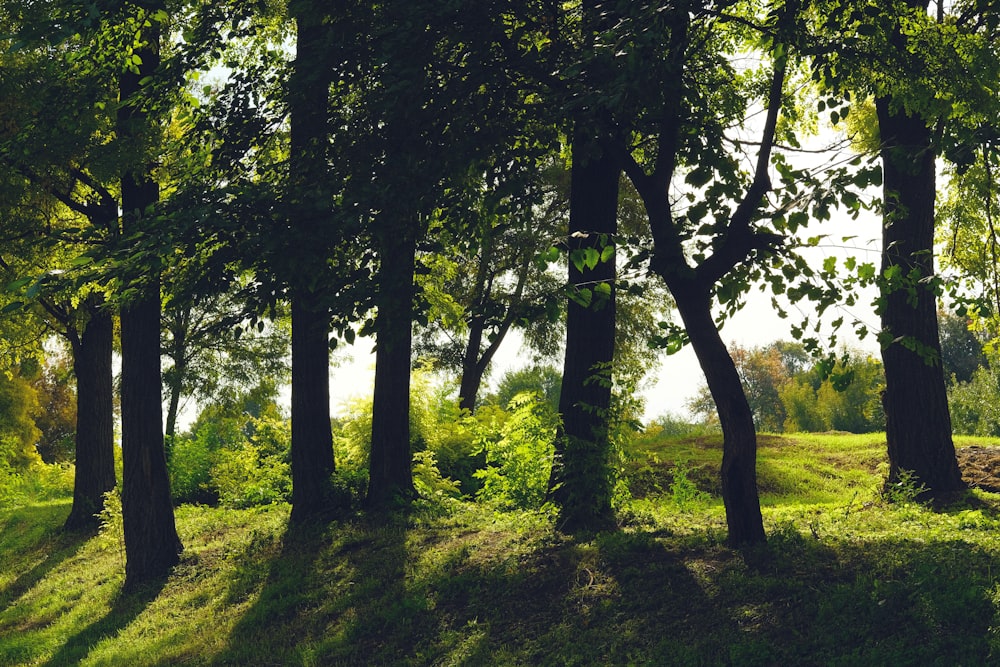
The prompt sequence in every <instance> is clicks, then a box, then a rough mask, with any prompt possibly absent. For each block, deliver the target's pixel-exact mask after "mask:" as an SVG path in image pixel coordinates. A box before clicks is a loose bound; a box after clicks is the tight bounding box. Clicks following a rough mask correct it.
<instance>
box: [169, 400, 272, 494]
mask: <svg viewBox="0 0 1000 667" xmlns="http://www.w3.org/2000/svg"><path fill="white" fill-rule="evenodd" d="M272 392H273V388H268V387H258V388H256V389H255V390H252V391H250V392H246V393H244V394H243V395H242V396H241V397H240V398H239V399H238V400H235V401H233V400H224V401H222V402H220V403H214V404H211V405H208V406H206V407H205V408H204V409H203V410H202V412H201V414H199V416H198V418H197V419H196V420H195V422H194V423H193V424H192V426H191V429H190V431H189V432H188V433H184V434H181V435H179V436H177V437H175V439H174V442H173V445H172V447H171V456H170V461H169V469H170V474H171V491H172V493H173V496H174V498H175V500H177V501H180V502H209V503H215V502H220V503H222V504H223V505H225V506H228V507H251V506H254V505H265V504H270V503H275V502H282V501H284V500H287V499H288V497H289V493H290V489H291V479H290V477H289V461H288V457H289V446H290V437H291V434H290V426H289V423H288V420H287V419H286V418H285V417H283V416H282V415H281V413H280V410H279V409H278V407H277V405H276V404H275V403H274V398H275V397H274V396H273V393H272Z"/></svg>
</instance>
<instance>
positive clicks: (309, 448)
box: [291, 296, 336, 522]
mask: <svg viewBox="0 0 1000 667" xmlns="http://www.w3.org/2000/svg"><path fill="white" fill-rule="evenodd" d="M306 301H307V299H306V298H300V297H298V296H293V299H292V515H291V520H292V521H295V522H299V521H303V520H308V519H310V518H312V517H316V516H321V515H322V514H323V513H325V512H330V511H331V510H333V509H336V508H334V507H333V505H332V503H333V498H332V494H331V490H332V485H331V476H332V475H333V471H334V459H333V435H332V433H331V430H330V346H329V343H330V340H329V331H330V317H329V314H328V313H327V311H326V309H324V308H316V309H311V308H309V307H308V306H307V305H306Z"/></svg>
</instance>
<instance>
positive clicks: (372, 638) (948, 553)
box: [0, 435, 1000, 666]
mask: <svg viewBox="0 0 1000 667" xmlns="http://www.w3.org/2000/svg"><path fill="white" fill-rule="evenodd" d="M959 444H962V445H964V444H968V443H959ZM989 444H996V443H989ZM720 456H721V452H720V450H719V440H718V438H701V439H691V440H676V439H675V440H665V439H657V440H655V441H653V440H648V441H641V442H640V444H639V445H638V446H637V449H636V451H634V452H633V456H632V461H631V466H632V471H631V472H632V478H633V480H634V490H635V493H636V496H637V497H636V498H635V499H634V500H633V501H631V502H630V503H629V505H628V506H627V507H625V508H623V509H622V512H621V520H622V526H621V528H620V530H618V531H614V532H607V533H601V534H597V535H592V536H587V537H578V538H572V537H569V536H566V535H563V534H561V533H559V532H558V531H556V530H555V529H554V528H553V524H552V521H551V518H550V517H549V516H548V515H547V514H545V513H497V512H494V511H492V510H490V509H489V508H486V507H482V506H476V505H472V504H458V505H455V506H453V507H450V508H448V510H447V511H443V510H442V509H441V508H440V507H433V506H422V507H418V508H417V509H416V510H415V511H414V512H413V513H411V514H410V515H408V516H402V515H393V516H383V517H365V516H358V517H355V518H354V519H352V520H349V521H344V522H338V523H335V524H332V525H330V526H315V527H312V528H308V529H302V530H299V531H296V532H288V529H287V515H288V510H287V507H284V506H272V507H268V508H262V509H256V510H222V509H216V508H207V507H196V506H182V507H180V508H178V511H177V523H178V528H179V530H180V531H181V533H182V539H183V541H184V544H185V552H184V556H183V560H182V563H181V564H180V565H179V566H178V567H177V568H176V569H175V571H174V572H173V574H172V575H171V576H170V577H169V578H168V579H167V580H166V581H163V582H160V583H159V584H157V585H155V586H151V587H149V588H147V589H146V590H143V591H139V592H137V593H135V594H133V595H130V596H124V595H122V594H120V592H119V590H120V586H121V582H122V578H123V576H122V564H121V558H120V555H119V545H118V542H117V538H116V537H115V536H114V535H112V534H104V535H92V536H75V537H74V536H67V535H64V534H62V533H61V532H60V531H59V527H60V525H61V523H62V521H63V520H64V519H65V516H66V515H67V513H68V512H69V504H68V501H51V502H45V503H37V504H30V505H25V506H22V507H18V508H14V509H7V510H0V559H2V562H3V563H4V567H3V569H2V570H0V602H2V604H0V665H77V664H81V665H174V664H191V665H337V664H343V665H594V664H622V665H627V664H634V665H647V664H648V665H740V666H743V665H985V664H1000V636H998V631H1000V617H998V611H1000V581H998V580H997V576H998V574H1000V561H998V558H1000V538H998V534H1000V533H998V529H1000V496H995V495H992V494H985V493H981V492H974V493H972V494H970V495H969V497H968V498H967V499H966V500H965V501H964V502H962V503H961V504H959V505H955V506H952V507H949V508H945V509H938V510H932V509H929V508H927V507H924V506H922V505H918V504H915V503H900V504H896V505H888V504H885V503H883V502H882V501H881V500H880V498H879V495H878V488H879V486H880V484H881V479H882V475H883V474H884V466H885V463H884V439H883V438H880V437H879V436H846V435H808V436H806V435H802V436H798V435H795V436H765V437H762V438H761V446H760V459H761V463H760V471H761V487H762V491H763V493H762V498H763V505H764V507H763V512H764V516H765V522H766V527H767V530H768V534H769V543H768V545H767V546H765V547H761V548H757V549H751V550H745V551H742V552H741V551H734V550H731V549H728V548H726V547H725V546H723V539H724V537H725V532H724V527H725V522H724V514H723V511H722V507H721V503H720V501H719V499H718V496H717V489H716V481H715V476H716V473H715V471H716V469H717V466H718V462H719V459H720ZM678 461H680V462H685V466H682V467H681V468H678V467H677V466H676V463H677V462H678ZM685 468H686V470H687V472H686V473H684V475H683V476H684V477H685V478H686V479H688V480H689V481H691V482H693V483H694V486H695V487H697V489H698V493H697V494H694V495H692V494H691V493H689V492H684V494H682V495H684V497H683V498H682V497H680V495H678V493H677V492H674V491H672V490H671V488H672V487H673V488H674V489H678V488H682V487H683V488H689V487H686V486H684V485H677V484H675V482H677V477H679V476H678V475H677V472H678V470H684V469H685Z"/></svg>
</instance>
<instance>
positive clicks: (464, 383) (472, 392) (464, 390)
mask: <svg viewBox="0 0 1000 667" xmlns="http://www.w3.org/2000/svg"><path fill="white" fill-rule="evenodd" d="M485 327H486V319H485V318H484V317H482V316H474V317H473V318H472V321H471V322H469V340H468V342H467V343H466V345H465V356H464V357H463V358H462V380H461V382H460V383H459V387H458V407H460V408H462V409H463V410H468V411H469V412H475V411H476V401H477V400H478V398H479V388H480V386H482V384H483V373H484V372H485V371H486V363H482V362H481V361H480V359H479V352H480V348H481V347H482V345H483V332H484V329H485ZM487 363H488V362H487Z"/></svg>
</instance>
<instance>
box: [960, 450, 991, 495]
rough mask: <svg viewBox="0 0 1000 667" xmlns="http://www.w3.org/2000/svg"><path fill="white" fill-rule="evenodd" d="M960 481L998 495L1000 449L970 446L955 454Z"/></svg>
mask: <svg viewBox="0 0 1000 667" xmlns="http://www.w3.org/2000/svg"><path fill="white" fill-rule="evenodd" d="M955 453H956V454H957V455H958V467H959V468H960V469H961V470H962V479H964V480H965V482H966V483H967V484H968V485H969V486H972V487H975V488H977V489H982V490H983V491H989V492H990V493H1000V447H983V446H981V445H972V446H971V447H962V448H961V449H959V450H957V451H956V452H955Z"/></svg>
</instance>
